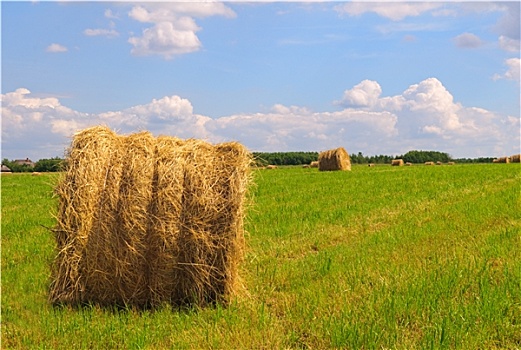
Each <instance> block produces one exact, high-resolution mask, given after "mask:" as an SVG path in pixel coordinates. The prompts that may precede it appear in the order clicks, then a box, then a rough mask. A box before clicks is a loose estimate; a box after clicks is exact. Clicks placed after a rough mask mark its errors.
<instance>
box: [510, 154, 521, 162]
mask: <svg viewBox="0 0 521 350" xmlns="http://www.w3.org/2000/svg"><path fill="white" fill-rule="evenodd" d="M510 162H511V163H520V162H521V154H514V155H512V156H510Z"/></svg>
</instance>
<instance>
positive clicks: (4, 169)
mask: <svg viewBox="0 0 521 350" xmlns="http://www.w3.org/2000/svg"><path fill="white" fill-rule="evenodd" d="M2 172H3V173H10V172H11V169H9V168H8V167H7V166H5V165H2Z"/></svg>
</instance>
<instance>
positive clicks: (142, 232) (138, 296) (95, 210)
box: [49, 127, 252, 308]
mask: <svg viewBox="0 0 521 350" xmlns="http://www.w3.org/2000/svg"><path fill="white" fill-rule="evenodd" d="M251 160H252V159H251V154H250V153H249V152H247V151H246V149H245V148H244V147H243V146H242V145H240V144H238V143H224V144H219V145H215V146H213V145H210V144H208V143H206V142H204V141H200V140H193V139H190V140H181V139H176V138H172V137H159V138H154V137H153V136H152V135H151V134H150V133H148V132H141V133H137V134H133V135H130V136H119V135H116V134H115V133H114V132H112V131H111V130H110V129H108V128H105V127H93V128H89V129H85V130H83V131H81V132H79V133H78V134H76V135H75V136H74V138H73V141H72V144H71V147H70V148H69V150H68V156H67V161H68V168H67V169H66V172H65V174H64V175H63V177H62V179H61V180H60V182H59V184H58V185H57V187H56V190H55V191H56V193H57V195H58V198H59V207H58V213H57V219H58V224H57V226H56V228H55V230H54V232H55V238H56V249H57V252H58V254H57V256H56V258H55V261H54V264H53V268H52V272H51V275H52V276H51V277H52V282H51V288H50V294H49V299H50V301H51V302H52V303H54V304H71V305H80V304H84V303H96V304H100V305H121V306H122V305H130V306H136V307H140V308H142V307H156V306H159V305H161V304H162V303H169V304H172V305H185V304H195V305H201V306H204V305H206V304H210V303H215V302H220V303H227V302H228V301H229V299H230V297H231V296H233V295H234V294H236V292H237V289H238V282H239V277H238V274H237V271H238V266H237V264H238V263H239V262H240V260H241V259H242V256H243V246H244V229H243V216H244V205H245V203H244V201H245V194H246V190H247V186H248V183H249V181H250V176H249V167H250V164H251Z"/></svg>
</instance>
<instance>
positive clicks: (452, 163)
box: [447, 162, 456, 165]
mask: <svg viewBox="0 0 521 350" xmlns="http://www.w3.org/2000/svg"><path fill="white" fill-rule="evenodd" d="M454 164H456V163H455V162H448V163H447V165H454Z"/></svg>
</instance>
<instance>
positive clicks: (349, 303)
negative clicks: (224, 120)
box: [1, 164, 521, 349]
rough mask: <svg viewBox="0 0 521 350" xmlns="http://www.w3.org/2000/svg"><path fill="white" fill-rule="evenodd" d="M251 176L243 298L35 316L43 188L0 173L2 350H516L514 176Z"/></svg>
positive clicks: (46, 193) (384, 172)
mask: <svg viewBox="0 0 521 350" xmlns="http://www.w3.org/2000/svg"><path fill="white" fill-rule="evenodd" d="M254 178H255V183H256V185H255V186H254V187H253V188H252V190H251V197H252V203H253V204H252V206H251V208H250V209H249V211H248V216H247V223H246V229H247V231H248V235H247V243H248V251H247V254H246V256H245V261H244V262H243V264H242V265H241V276H242V278H243V282H244V286H245V290H244V292H243V293H241V295H240V296H238V297H237V299H236V300H234V301H233V302H232V303H231V305H230V306H228V307H226V308H225V307H220V306H217V307H214V308H205V309H190V310H182V311H179V310H172V309H170V308H167V307H165V308H163V309H160V310H156V311H136V310H108V309H100V308H98V307H94V306H93V307H85V308H81V309H71V308H66V307H65V308H53V307H52V306H51V305H49V303H48V302H47V289H48V284H49V274H50V269H49V266H50V264H51V261H52V259H53V257H54V254H55V252H54V241H53V236H52V234H51V233H50V231H49V230H48V229H47V228H50V227H52V226H53V225H54V219H53V217H52V212H53V211H54V210H55V205H56V199H53V198H52V183H53V182H55V175H44V176H30V175H8V176H2V187H1V189H2V271H1V272H2V275H1V282H2V296H1V298H2V300H1V301H2V305H1V311H2V322H1V325H2V339H1V340H2V346H1V347H2V348H3V349H84V348H85V349H87V348H88V349H307V348H309V349H329V348H342V349H520V348H521V229H520V228H521V192H520V191H521V167H520V165H519V164H479V165H456V166H434V167H427V166H421V165H417V166H413V167H390V166H377V167H375V168H369V167H364V166H354V167H353V170H352V171H351V172H327V173H321V172H318V171H317V170H316V169H301V168H279V169H276V170H256V171H255V172H254ZM46 227H47V228H46Z"/></svg>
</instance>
